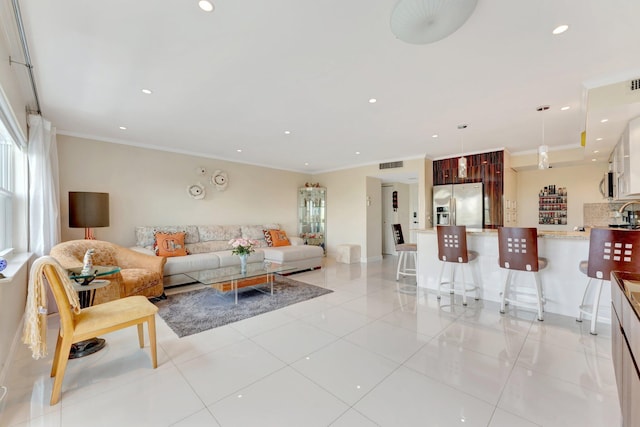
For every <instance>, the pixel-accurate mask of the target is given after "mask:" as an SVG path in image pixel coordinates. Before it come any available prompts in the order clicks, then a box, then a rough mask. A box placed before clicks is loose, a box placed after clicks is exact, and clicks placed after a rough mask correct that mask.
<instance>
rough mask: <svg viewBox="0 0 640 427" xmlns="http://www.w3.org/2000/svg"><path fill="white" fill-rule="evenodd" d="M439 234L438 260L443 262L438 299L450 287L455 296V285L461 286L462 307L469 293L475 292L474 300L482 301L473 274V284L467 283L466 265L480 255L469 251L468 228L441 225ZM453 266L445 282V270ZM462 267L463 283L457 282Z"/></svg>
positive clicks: (437, 228)
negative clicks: (446, 267)
mask: <svg viewBox="0 0 640 427" xmlns="http://www.w3.org/2000/svg"><path fill="white" fill-rule="evenodd" d="M436 233H437V234H438V259H439V260H440V261H442V268H441V269H440V277H439V278H438V299H440V289H441V288H442V286H445V285H447V284H448V285H449V293H450V294H454V293H455V291H456V289H455V285H456V283H457V284H460V286H461V288H460V290H459V292H460V293H461V294H462V305H467V292H474V291H475V297H474V299H476V300H478V299H480V288H479V287H478V285H477V284H476V283H475V279H474V275H473V272H471V282H467V281H465V278H464V267H463V266H464V265H465V264H467V265H468V264H469V262H472V261H474V260H476V259H477V258H478V253H477V252H475V251H468V250H467V227H465V226H464V225H457V226H456V225H444V226H443V225H439V226H437V227H436ZM447 264H448V265H450V266H451V277H450V278H449V280H447V281H443V280H442V277H443V275H444V268H445V266H446V265H447ZM457 267H460V273H461V275H462V281H456V270H457Z"/></svg>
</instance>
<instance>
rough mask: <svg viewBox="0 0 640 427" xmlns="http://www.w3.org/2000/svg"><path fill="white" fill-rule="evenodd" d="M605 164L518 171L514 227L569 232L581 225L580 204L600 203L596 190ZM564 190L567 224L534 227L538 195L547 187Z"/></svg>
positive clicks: (600, 196)
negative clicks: (565, 194)
mask: <svg viewBox="0 0 640 427" xmlns="http://www.w3.org/2000/svg"><path fill="white" fill-rule="evenodd" d="M607 167H608V166H607V164H606V163H593V164H588V165H584V166H567V167H557V168H556V167H554V168H551V169H546V170H538V169H535V170H526V171H519V172H518V177H517V187H518V205H517V207H518V226H519V227H538V228H539V229H542V230H572V229H573V227H576V226H582V225H583V218H582V215H583V206H582V205H583V204H584V203H602V202H603V199H602V195H601V194H600V192H599V190H598V186H599V183H600V180H601V179H602V177H603V175H604V173H605V172H606V171H607ZM550 184H552V185H555V186H556V188H558V187H566V188H567V196H568V197H567V205H568V206H567V210H568V212H567V225H566V226H562V225H541V224H538V193H539V191H540V189H541V188H543V187H545V186H547V185H550Z"/></svg>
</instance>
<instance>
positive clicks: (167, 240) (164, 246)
mask: <svg viewBox="0 0 640 427" xmlns="http://www.w3.org/2000/svg"><path fill="white" fill-rule="evenodd" d="M184 238H185V233H184V231H179V232H177V233H163V232H160V231H158V232H156V241H155V244H154V246H155V249H156V255H158V256H166V257H174V256H185V255H187V254H188V253H187V249H186V248H185V246H184Z"/></svg>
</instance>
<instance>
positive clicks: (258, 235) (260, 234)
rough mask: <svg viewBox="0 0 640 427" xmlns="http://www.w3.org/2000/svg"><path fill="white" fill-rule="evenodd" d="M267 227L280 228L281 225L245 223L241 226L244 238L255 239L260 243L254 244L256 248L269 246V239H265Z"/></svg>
mask: <svg viewBox="0 0 640 427" xmlns="http://www.w3.org/2000/svg"><path fill="white" fill-rule="evenodd" d="M265 229H274V230H279V229H280V225H278V224H265V225H243V226H241V230H242V238H243V239H249V240H255V241H257V242H258V243H256V244H255V245H254V246H255V247H256V248H263V247H265V246H268V244H267V241H266V240H265V235H264V230H265Z"/></svg>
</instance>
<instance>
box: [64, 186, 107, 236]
mask: <svg viewBox="0 0 640 427" xmlns="http://www.w3.org/2000/svg"><path fill="white" fill-rule="evenodd" d="M108 226H109V193H89V192H82V191H70V192H69V227H70V228H84V238H85V239H87V240H95V239H96V238H95V236H94V235H93V227H108Z"/></svg>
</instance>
